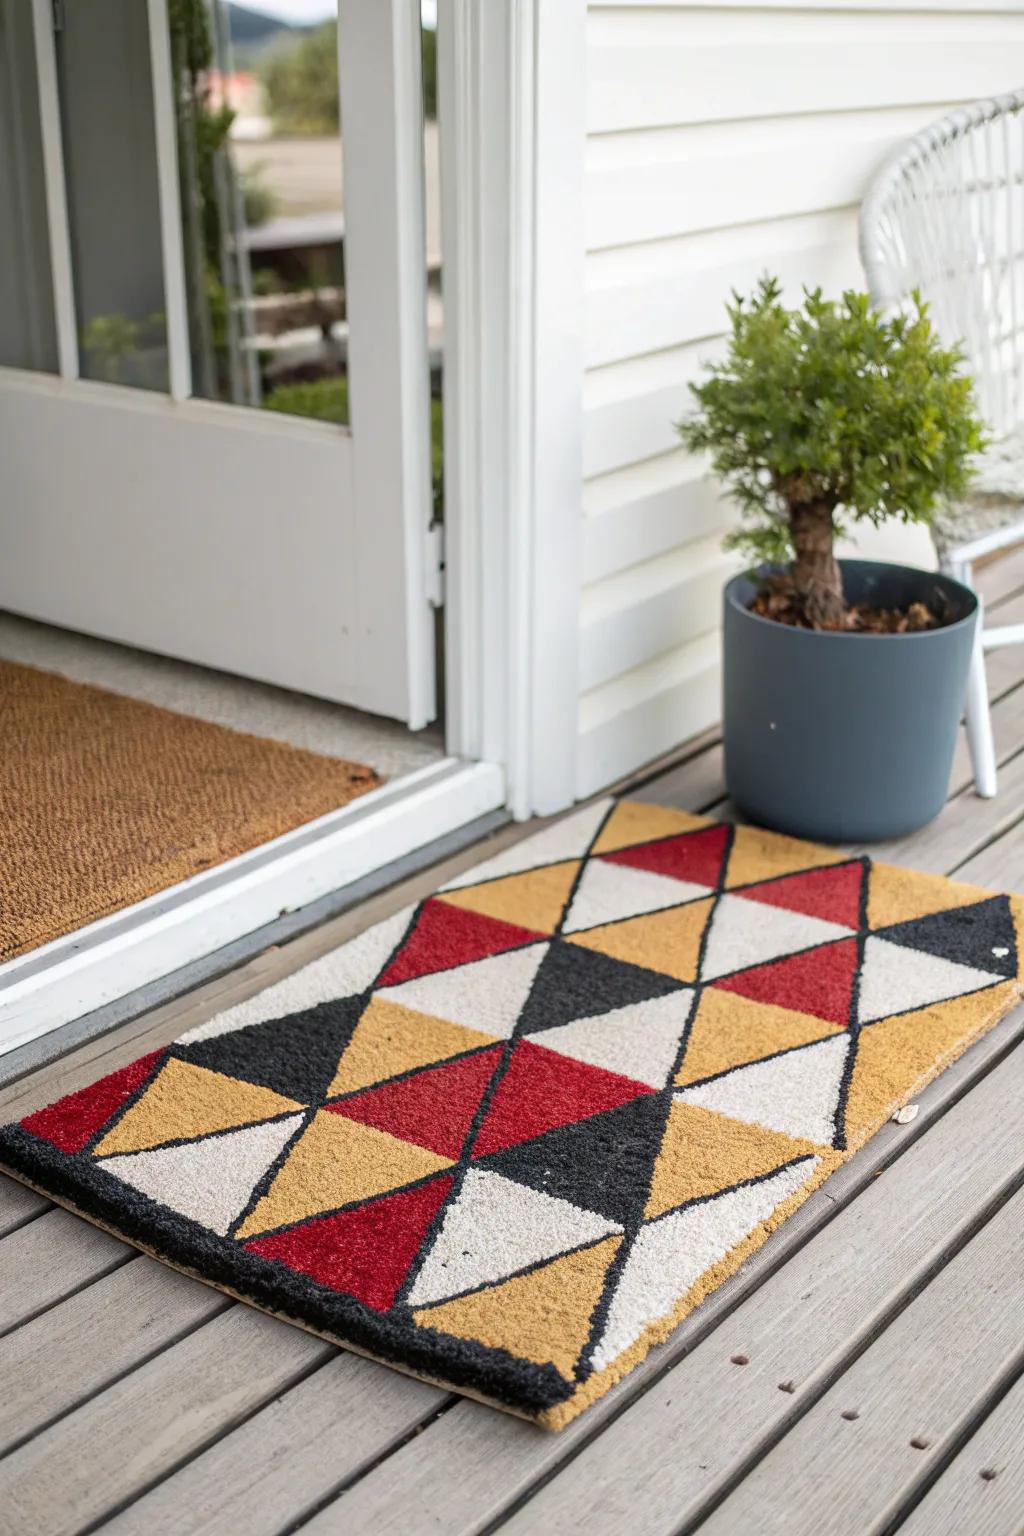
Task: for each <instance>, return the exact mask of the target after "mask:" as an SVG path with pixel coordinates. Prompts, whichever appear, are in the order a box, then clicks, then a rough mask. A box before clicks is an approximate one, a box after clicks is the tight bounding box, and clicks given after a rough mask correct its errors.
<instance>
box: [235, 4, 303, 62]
mask: <svg viewBox="0 0 1024 1536" xmlns="http://www.w3.org/2000/svg"><path fill="white" fill-rule="evenodd" d="M225 10H226V11H227V16H228V24H229V26H230V28H231V43H232V49H233V52H234V55H235V62H236V64H238V65H240V66H242V67H244V66H245V65H246V64H251V63H252V62H253V60H255V59H258V58H259V56H260V54H262V53H265V52H266V51H267V50H268V49H269V48H274V47H276V46H277V45H278V44H279V43H281V42H284V41H285V40H286V39H288V38H292V37H298V36H299V35H300V34H301V33H302V32H305V31H308V28H307V27H293V26H291V25H289V23H288V22H287V21H281V20H280V19H279V18H278V17H277V16H267V15H265V14H264V12H263V11H251V10H250V9H249V8H248V6H245V5H235V4H233V3H231V4H228V5H227V6H225Z"/></svg>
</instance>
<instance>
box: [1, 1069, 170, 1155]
mask: <svg viewBox="0 0 1024 1536" xmlns="http://www.w3.org/2000/svg"><path fill="white" fill-rule="evenodd" d="M163 1054H164V1053H163V1051H150V1053H149V1055H148V1056H140V1057H139V1059H138V1061H133V1062H130V1063H129V1065H128V1066H127V1067H122V1068H121V1069H120V1071H118V1072H111V1073H110V1074H109V1076H107V1077H101V1078H100V1080H99V1082H98V1083H90V1085H89V1087H88V1088H80V1089H79V1090H78V1092H77V1093H69V1094H68V1095H67V1096H66V1097H65V1098H63V1099H58V1100H57V1102H56V1104H47V1106H46V1108H45V1109H40V1110H38V1111H37V1112H36V1113H35V1114H34V1115H27V1116H26V1118H25V1119H24V1120H23V1121H22V1122H21V1126H22V1129H23V1130H25V1131H30V1132H31V1133H32V1135H33V1136H38V1137H39V1138H40V1140H42V1141H48V1142H49V1143H50V1145H51V1146H54V1147H56V1148H57V1149H58V1151H60V1152H81V1150H82V1148H83V1147H85V1146H88V1144H89V1142H90V1141H91V1140H92V1138H93V1137H94V1136H95V1134H96V1132H97V1131H99V1130H101V1129H102V1128H103V1126H105V1125H106V1123H107V1121H108V1120H110V1119H111V1118H112V1116H113V1115H114V1114H115V1113H116V1112H117V1110H119V1109H120V1108H121V1106H122V1104H124V1103H125V1101H126V1100H127V1099H130V1098H131V1096H132V1094H133V1093H134V1092H135V1090H136V1089H137V1088H141V1087H142V1085H143V1083H144V1082H145V1081H146V1079H147V1077H148V1076H149V1074H150V1072H151V1071H152V1070H153V1067H154V1066H155V1065H156V1063H157V1062H158V1061H159V1060H160V1058H161V1057H162V1056H163Z"/></svg>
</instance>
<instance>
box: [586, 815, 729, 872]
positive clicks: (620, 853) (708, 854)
mask: <svg viewBox="0 0 1024 1536" xmlns="http://www.w3.org/2000/svg"><path fill="white" fill-rule="evenodd" d="M728 839H729V829H728V827H703V828H702V829H701V830H700V831H699V832H682V833H680V834H679V835H678V836H676V837H662V838H659V839H658V841H657V842H655V843H641V844H639V845H638V846H637V847H635V848H618V849H616V851H615V852H614V853H603V854H601V858H602V859H604V860H605V862H606V863H609V864H628V865H629V866H630V867H631V868H632V869H646V870H648V871H649V872H650V873H651V874H652V875H669V876H670V877H671V878H672V879H673V880H689V881H692V882H693V884H695V885H710V886H715V885H717V884H718V880H719V876H720V875H721V873H722V860H723V859H724V858H725V848H726V843H727V842H728Z"/></svg>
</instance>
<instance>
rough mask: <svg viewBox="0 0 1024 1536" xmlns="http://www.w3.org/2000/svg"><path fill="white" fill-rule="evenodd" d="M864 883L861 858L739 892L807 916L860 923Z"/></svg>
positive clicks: (851, 924) (853, 925)
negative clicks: (849, 862)
mask: <svg viewBox="0 0 1024 1536" xmlns="http://www.w3.org/2000/svg"><path fill="white" fill-rule="evenodd" d="M863 885H864V865H863V863H862V861H861V860H860V859H857V860H855V861H854V862H853V863H851V864H832V865H830V866H829V867H828V868H826V869H807V870H804V871H803V872H802V873H801V874H798V875H786V876H784V877H783V879H781V880H765V881H762V882H761V883H760V884H759V885H750V886H747V887H746V889H745V890H739V891H737V892H736V895H737V896H742V897H743V899H744V901H763V902H766V903H767V904H768V906H771V907H785V908H786V909H787V910H788V911H790V912H802V913H803V914H804V915H805V916H806V917H820V918H822V919H823V920H824V921H825V922H828V923H843V924H844V925H845V926H846V927H847V928H859V927H860V899H861V890H862V888H863Z"/></svg>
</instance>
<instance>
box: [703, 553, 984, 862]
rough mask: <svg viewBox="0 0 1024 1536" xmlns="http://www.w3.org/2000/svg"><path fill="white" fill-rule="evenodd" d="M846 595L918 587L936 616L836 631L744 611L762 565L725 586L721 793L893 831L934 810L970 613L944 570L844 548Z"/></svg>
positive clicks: (758, 808)
mask: <svg viewBox="0 0 1024 1536" xmlns="http://www.w3.org/2000/svg"><path fill="white" fill-rule="evenodd" d="M841 564H842V569H843V581H844V585H845V590H846V594H847V598H848V599H849V600H850V601H853V602H868V603H871V604H872V605H873V606H876V607H880V608H897V607H903V606H905V605H906V604H908V603H911V602H915V601H918V600H920V601H922V602H927V603H928V604H929V605H930V606H931V607H933V608H936V609H938V610H939V611H942V612H945V613H947V614H948V615H949V616H950V618H951V619H952V622H951V623H949V624H947V625H946V626H945V627H944V628H942V629H934V630H927V631H924V632H922V633H920V634H910V635H865V634H859V635H844V634H828V633H821V634H819V633H816V632H814V631H812V630H803V629H793V628H790V627H789V626H787V625H784V624H776V623H774V622H773V621H772V620H770V619H762V618H759V617H758V616H757V615H756V614H753V613H751V612H750V611H749V605H750V603H751V601H752V599H753V598H754V596H755V595H756V592H757V588H758V579H757V576H758V573H757V572H748V573H747V574H746V575H743V576H737V577H736V578H735V579H734V580H732V581H731V582H729V584H728V586H727V587H726V589H725V636H724V644H725V656H724V672H725V680H724V694H725V696H724V708H723V721H724V735H725V775H726V782H727V784H728V787H729V793H730V795H731V796H732V798H733V800H734V801H735V803H736V805H737V806H738V807H739V808H740V810H741V811H742V812H743V813H744V814H745V815H746V816H748V817H749V818H750V819H751V820H752V821H756V822H760V823H762V824H763V825H765V826H769V827H775V828H777V829H778V830H779V831H783V832H790V833H793V834H794V835H795V836H798V837H810V838H815V839H817V840H819V841H825V842H852V841H856V842H867V841H872V840H875V839H878V838H887V837H899V836H901V835H902V834H903V833H906V832H912V831H914V830H915V829H916V828H917V827H922V826H924V824H925V822H927V821H930V820H931V819H932V817H933V816H936V815H937V814H938V812H939V811H940V810H941V808H942V805H943V802H944V801H945V798H946V791H947V788H948V785H949V774H950V769H951V767H952V762H953V749H954V747H955V745H956V733H957V726H958V724H959V721H960V714H961V708H962V705H963V700H964V692H965V689H966V685H967V672H968V667H969V665H970V659H971V647H972V645H973V642H974V630H975V625H976V623H977V618H978V601H977V598H976V597H975V595H974V593H973V592H971V591H970V589H969V588H967V587H965V586H963V585H961V583H960V582H958V581H953V580H952V579H951V578H950V577H948V576H940V575H936V574H934V573H932V572H930V571H919V570H914V569H912V568H911V567H909V566H903V565H883V564H881V563H879V562H876V561H868V560H844V561H842V562H841Z"/></svg>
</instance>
